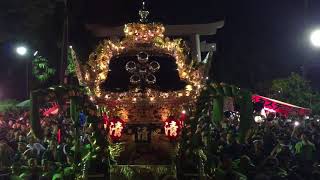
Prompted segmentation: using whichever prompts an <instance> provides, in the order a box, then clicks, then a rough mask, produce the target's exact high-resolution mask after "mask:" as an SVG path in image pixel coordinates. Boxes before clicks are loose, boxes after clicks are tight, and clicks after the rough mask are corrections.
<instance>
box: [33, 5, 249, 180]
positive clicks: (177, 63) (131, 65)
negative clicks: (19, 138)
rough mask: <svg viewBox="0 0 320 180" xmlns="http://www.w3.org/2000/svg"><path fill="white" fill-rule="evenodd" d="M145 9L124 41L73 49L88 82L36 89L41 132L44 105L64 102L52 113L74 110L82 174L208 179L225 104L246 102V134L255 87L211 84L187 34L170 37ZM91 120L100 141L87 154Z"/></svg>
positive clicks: (242, 108) (79, 74)
mask: <svg viewBox="0 0 320 180" xmlns="http://www.w3.org/2000/svg"><path fill="white" fill-rule="evenodd" d="M139 15H140V18H141V19H140V22H138V23H129V24H126V25H125V26H124V30H123V31H124V34H125V37H124V38H123V39H121V40H119V41H112V40H104V41H102V42H101V43H100V44H99V45H98V46H97V48H96V50H95V51H94V52H93V53H91V54H90V56H89V58H88V60H87V61H84V60H81V59H78V58H77V55H76V52H75V51H72V52H71V55H72V58H73V60H74V63H75V66H76V75H77V78H78V81H79V85H80V87H71V86H68V87H67V86H56V87H52V88H49V89H46V90H44V89H41V90H37V91H33V92H32V95H31V98H32V111H31V127H32V130H33V133H34V135H35V136H36V137H38V138H42V136H43V132H42V131H43V130H42V128H41V125H40V120H39V117H40V114H39V104H41V103H44V102H46V101H50V102H51V101H53V100H56V101H57V103H56V104H55V108H54V109H51V110H46V111H45V112H46V113H45V114H50V113H57V112H60V113H62V112H65V111H67V109H69V112H70V113H66V116H70V117H71V119H72V120H73V125H72V127H74V128H73V129H74V135H75V143H76V144H75V149H74V167H73V168H74V171H75V174H78V175H79V176H78V179H87V178H90V177H91V178H93V177H95V178H96V179H97V178H98V177H97V176H95V175H96V174H98V173H102V174H104V178H107V179H166V178H169V177H170V176H171V177H175V178H179V179H184V178H192V177H193V178H199V177H201V178H203V177H204V176H205V174H206V173H208V172H206V171H208V169H210V168H211V166H212V163H211V162H212V159H211V157H210V154H209V152H210V151H212V150H213V149H212V147H213V145H214V143H215V142H213V141H212V140H211V139H212V138H210V136H212V135H213V133H214V128H215V126H216V125H217V124H219V122H220V121H222V119H223V116H224V106H225V105H226V104H234V103H237V104H238V106H239V107H240V108H239V113H240V135H239V138H240V140H244V136H245V133H246V131H247V130H248V129H249V128H250V124H251V123H252V120H253V119H252V112H253V107H252V101H251V93H250V92H249V91H246V90H243V89H240V88H238V87H235V86H231V85H227V84H223V83H221V84H219V83H215V84H212V83H209V82H208V78H206V77H207V76H208V72H209V67H210V66H209V65H208V63H203V62H201V61H198V60H197V59H193V58H191V57H190V54H189V50H190V49H189V48H188V46H187V45H186V43H185V42H184V41H183V40H182V39H170V38H168V37H165V35H164V33H165V27H164V25H163V24H160V23H149V22H148V21H147V17H148V15H149V12H148V11H147V10H145V9H144V8H143V9H142V10H140V11H139ZM58 109H60V110H58ZM62 114H63V113H62ZM63 116H64V115H63ZM84 122H85V123H86V124H87V126H85V127H84V128H87V129H86V130H85V131H86V132H90V133H91V136H92V142H93V143H92V148H91V150H90V151H89V152H88V153H87V154H85V155H80V154H79V148H80V146H81V143H80V140H79V139H80V134H81V129H82V128H83V126H84V125H83V124H84ZM59 138H63V135H61V134H60V135H59ZM79 156H80V157H79ZM78 169H81V170H82V171H81V172H79V170H78ZM106 176H107V177H106Z"/></svg>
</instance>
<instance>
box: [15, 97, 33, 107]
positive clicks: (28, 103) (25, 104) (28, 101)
mask: <svg viewBox="0 0 320 180" xmlns="http://www.w3.org/2000/svg"><path fill="white" fill-rule="evenodd" d="M16 107H20V108H30V107H31V100H30V99H28V100H25V101H22V102H20V103H19V104H17V105H16Z"/></svg>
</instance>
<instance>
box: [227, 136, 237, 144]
mask: <svg viewBox="0 0 320 180" xmlns="http://www.w3.org/2000/svg"><path fill="white" fill-rule="evenodd" d="M227 142H228V143H230V144H231V143H233V142H235V137H234V135H233V134H232V133H228V134H227Z"/></svg>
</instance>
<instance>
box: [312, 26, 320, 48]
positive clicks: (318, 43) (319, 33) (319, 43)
mask: <svg viewBox="0 0 320 180" xmlns="http://www.w3.org/2000/svg"><path fill="white" fill-rule="evenodd" d="M310 41H311V43H312V44H313V45H314V46H315V47H318V48H320V29H318V30H315V31H313V32H312V33H311V36H310Z"/></svg>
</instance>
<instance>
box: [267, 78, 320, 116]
mask: <svg viewBox="0 0 320 180" xmlns="http://www.w3.org/2000/svg"><path fill="white" fill-rule="evenodd" d="M271 97H272V98H275V99H278V100H281V101H284V102H288V103H291V104H294V105H297V106H301V107H307V108H311V109H312V111H313V113H314V114H317V113H319V112H320V95H319V93H318V92H315V91H313V90H312V88H311V85H310V83H309V81H307V80H305V79H304V78H303V77H301V76H300V75H299V74H297V73H291V75H290V76H289V77H287V78H282V79H275V80H273V81H272V86H271Z"/></svg>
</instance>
